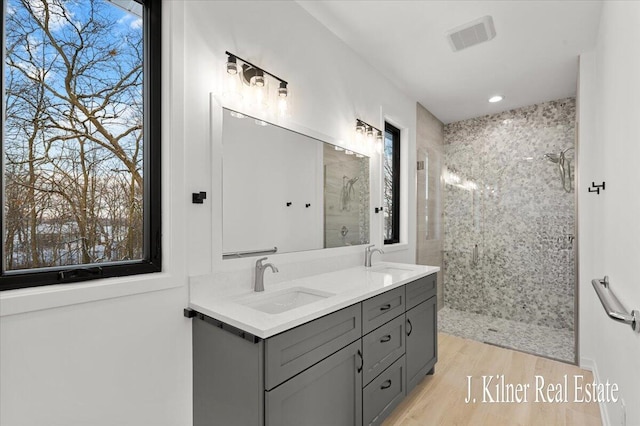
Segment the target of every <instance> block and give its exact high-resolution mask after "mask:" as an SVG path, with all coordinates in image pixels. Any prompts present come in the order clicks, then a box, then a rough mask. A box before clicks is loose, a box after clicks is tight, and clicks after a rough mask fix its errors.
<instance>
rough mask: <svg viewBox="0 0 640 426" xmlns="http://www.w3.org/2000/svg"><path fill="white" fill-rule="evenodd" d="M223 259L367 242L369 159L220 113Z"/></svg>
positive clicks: (241, 115)
mask: <svg viewBox="0 0 640 426" xmlns="http://www.w3.org/2000/svg"><path fill="white" fill-rule="evenodd" d="M222 127H223V129H222V151H223V166H222V168H223V172H222V182H223V183H222V195H223V196H222V198H223V199H222V203H223V206H222V210H223V213H222V214H223V218H222V221H223V224H222V229H223V235H222V252H223V258H225V259H230V258H238V257H248V256H257V255H261V254H265V253H274V252H277V253H286V252H295V251H303V250H313V249H321V248H329V247H340V246H347V245H358V244H367V243H368V242H369V212H370V209H369V158H368V157H366V156H361V155H358V154H355V153H353V152H350V151H345V150H342V149H339V148H337V147H335V146H334V145H331V144H328V143H325V142H322V141H320V140H318V139H315V138H311V137H309V136H306V135H303V134H300V133H297V132H293V131H291V130H288V129H285V128H282V127H278V126H276V125H273V124H270V123H267V122H265V121H262V120H258V119H254V118H252V117H249V116H246V115H243V114H240V113H237V112H235V111H231V110H228V109H223V126H222Z"/></svg>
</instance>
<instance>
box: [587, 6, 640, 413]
mask: <svg viewBox="0 0 640 426" xmlns="http://www.w3.org/2000/svg"><path fill="white" fill-rule="evenodd" d="M639 45H640V3H638V2H621V1H620V2H619V1H612V2H604V5H603V10H602V17H601V21H600V30H599V36H598V44H597V48H596V50H595V52H590V53H587V54H584V55H582V56H581V60H580V98H579V108H580V111H579V116H580V118H579V120H580V123H579V132H580V152H579V161H580V165H579V170H580V176H579V188H578V190H579V191H580V196H579V224H580V225H579V226H580V229H579V233H580V234H579V241H580V247H579V251H580V289H579V290H580V355H581V365H583V366H585V367H592V368H593V367H595V368H596V370H597V375H598V377H599V380H600V381H601V382H606V381H607V380H608V381H609V382H610V383H617V384H618V385H619V387H620V395H621V397H622V398H624V399H625V402H626V424H627V425H637V424H640V405H639V404H638V401H640V367H639V364H638V360H640V334H638V333H634V332H633V331H632V330H631V328H630V327H629V326H628V325H623V324H620V323H617V322H614V321H612V320H610V319H608V318H607V317H606V315H605V313H604V310H603V309H602V306H601V305H600V302H599V301H598V299H597V296H596V294H595V292H594V290H593V288H592V286H591V279H593V278H596V277H602V276H604V275H609V277H610V280H611V287H612V289H613V290H614V292H615V293H616V294H617V296H618V298H619V299H620V300H621V301H622V302H623V304H624V305H625V306H626V307H627V308H629V309H640V279H639V276H638V260H640V197H639V196H638V194H640V192H639V189H638V188H640V168H639V167H638V165H639V163H638V159H640V127H639V126H638V118H639V117H640V54H638V50H637V46H639ZM592 181H593V182H596V183H601V182H602V181H606V190H605V191H604V192H601V194H600V195H595V194H589V193H588V192H587V187H588V186H590V185H591V182H592ZM601 407H603V408H604V414H605V417H606V418H608V421H609V422H610V424H612V425H620V424H623V423H622V422H623V409H622V404H621V403H620V402H619V403H617V404H615V403H609V404H604V405H601Z"/></svg>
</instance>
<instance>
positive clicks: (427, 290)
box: [405, 274, 438, 310]
mask: <svg viewBox="0 0 640 426" xmlns="http://www.w3.org/2000/svg"><path fill="white" fill-rule="evenodd" d="M437 277H438V275H437V274H431V275H427V276H426V277H422V278H419V279H417V280H415V281H413V282H410V283H409V284H407V285H406V286H405V288H406V289H407V310H409V309H411V308H413V307H414V306H418V305H419V304H420V303H422V302H424V301H425V300H427V299H429V298H430V297H431V296H435V294H436V283H437Z"/></svg>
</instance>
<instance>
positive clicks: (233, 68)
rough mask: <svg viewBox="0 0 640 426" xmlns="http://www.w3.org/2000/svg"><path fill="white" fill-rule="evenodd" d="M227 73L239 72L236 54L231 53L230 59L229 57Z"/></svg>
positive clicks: (234, 73)
mask: <svg viewBox="0 0 640 426" xmlns="http://www.w3.org/2000/svg"><path fill="white" fill-rule="evenodd" d="M227 73H229V74H231V75H236V74H238V62H237V61H236V57H235V56H232V55H229V59H227Z"/></svg>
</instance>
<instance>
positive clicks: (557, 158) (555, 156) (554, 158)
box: [544, 153, 560, 163]
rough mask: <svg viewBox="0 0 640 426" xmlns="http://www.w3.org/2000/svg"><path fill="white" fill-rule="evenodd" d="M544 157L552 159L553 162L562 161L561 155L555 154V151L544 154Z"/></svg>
mask: <svg viewBox="0 0 640 426" xmlns="http://www.w3.org/2000/svg"><path fill="white" fill-rule="evenodd" d="M544 157H545V158H546V159H547V160H549V161H551V162H552V163H557V162H559V161H560V155H558V154H555V153H547V154H545V155H544Z"/></svg>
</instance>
